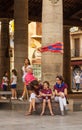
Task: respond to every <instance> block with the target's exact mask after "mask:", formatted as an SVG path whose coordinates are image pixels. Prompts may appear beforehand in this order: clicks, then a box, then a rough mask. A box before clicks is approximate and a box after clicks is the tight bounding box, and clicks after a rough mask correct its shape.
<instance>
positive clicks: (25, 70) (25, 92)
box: [19, 58, 31, 101]
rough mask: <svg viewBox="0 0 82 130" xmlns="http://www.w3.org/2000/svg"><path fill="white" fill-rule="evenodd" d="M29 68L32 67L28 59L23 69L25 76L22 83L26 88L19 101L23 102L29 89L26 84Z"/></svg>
mask: <svg viewBox="0 0 82 130" xmlns="http://www.w3.org/2000/svg"><path fill="white" fill-rule="evenodd" d="M29 67H31V65H30V60H29V59H28V58H26V59H25V61H24V66H23V67H22V74H23V76H22V81H23V85H24V88H23V93H22V96H21V97H20V98H19V100H21V101H23V99H24V98H25V96H26V95H27V88H26V84H25V76H26V74H27V69H28V68H29Z"/></svg>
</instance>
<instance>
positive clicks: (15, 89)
mask: <svg viewBox="0 0 82 130" xmlns="http://www.w3.org/2000/svg"><path fill="white" fill-rule="evenodd" d="M14 91H15V92H14V93H15V98H17V92H16V89H15V90H14Z"/></svg>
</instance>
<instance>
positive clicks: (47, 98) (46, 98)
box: [40, 81, 54, 116]
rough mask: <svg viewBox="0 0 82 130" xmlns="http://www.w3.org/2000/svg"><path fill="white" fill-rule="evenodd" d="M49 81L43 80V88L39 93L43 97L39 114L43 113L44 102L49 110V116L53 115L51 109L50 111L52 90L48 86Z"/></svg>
mask: <svg viewBox="0 0 82 130" xmlns="http://www.w3.org/2000/svg"><path fill="white" fill-rule="evenodd" d="M49 86H50V85H49V82H48V81H45V82H43V89H42V91H41V92H40V95H41V96H42V98H43V105H42V112H41V114H40V115H41V116H42V115H43V114H44V112H45V107H46V103H47V104H48V108H49V111H50V114H51V116H53V115H54V114H53V111H52V106H51V96H52V90H51V89H50V88H49Z"/></svg>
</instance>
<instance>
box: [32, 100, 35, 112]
mask: <svg viewBox="0 0 82 130" xmlns="http://www.w3.org/2000/svg"><path fill="white" fill-rule="evenodd" d="M32 107H33V111H35V98H32Z"/></svg>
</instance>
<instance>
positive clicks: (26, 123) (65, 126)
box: [0, 110, 82, 130]
mask: <svg viewBox="0 0 82 130" xmlns="http://www.w3.org/2000/svg"><path fill="white" fill-rule="evenodd" d="M0 130H82V112H69V113H68V115H65V116H61V115H56V116H47V115H44V116H39V115H38V116H36V115H31V116H24V112H21V111H8V110H7V111H2V110H0Z"/></svg>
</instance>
